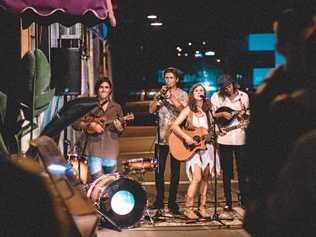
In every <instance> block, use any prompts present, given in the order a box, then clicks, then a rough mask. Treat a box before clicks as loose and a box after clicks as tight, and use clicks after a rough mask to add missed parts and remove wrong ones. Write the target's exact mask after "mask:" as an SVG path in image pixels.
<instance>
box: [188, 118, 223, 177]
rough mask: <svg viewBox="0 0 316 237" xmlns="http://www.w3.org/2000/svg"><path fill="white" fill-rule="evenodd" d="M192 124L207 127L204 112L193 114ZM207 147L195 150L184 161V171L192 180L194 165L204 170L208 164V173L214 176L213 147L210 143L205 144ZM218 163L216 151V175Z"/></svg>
mask: <svg viewBox="0 0 316 237" xmlns="http://www.w3.org/2000/svg"><path fill="white" fill-rule="evenodd" d="M192 124H193V126H194V127H197V128H201V127H202V128H206V129H208V122H207V117H206V114H205V113H204V114H203V116H201V117H198V116H196V115H195V114H193V116H192ZM206 147H207V149H206V150H201V151H198V152H196V153H195V154H194V155H193V156H192V158H191V159H189V160H187V161H186V173H187V176H188V178H189V180H190V181H192V177H193V173H194V167H195V165H198V166H199V167H201V169H202V171H204V170H205V168H206V167H207V165H209V169H210V173H211V175H212V176H214V147H213V145H212V144H206ZM220 170H221V167H220V163H219V158H218V154H217V153H216V173H217V175H219V174H220Z"/></svg>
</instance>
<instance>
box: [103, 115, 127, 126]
mask: <svg viewBox="0 0 316 237" xmlns="http://www.w3.org/2000/svg"><path fill="white" fill-rule="evenodd" d="M118 119H119V120H120V121H125V120H126V119H127V118H126V117H121V118H118ZM114 120H115V119H111V120H107V121H104V122H103V125H104V126H106V125H109V124H111V123H113V122H114Z"/></svg>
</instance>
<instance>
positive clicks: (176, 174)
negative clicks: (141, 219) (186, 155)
mask: <svg viewBox="0 0 316 237" xmlns="http://www.w3.org/2000/svg"><path fill="white" fill-rule="evenodd" d="M158 151H159V157H158ZM168 154H169V146H168V145H158V144H156V145H155V158H156V159H157V160H158V164H159V167H158V168H157V169H156V170H155V181H156V201H155V204H154V205H155V208H158V209H160V208H163V206H164V191H165V187H164V184H165V183H164V174H165V168H166V160H167V157H168ZM170 163H171V169H170V171H171V174H170V175H171V183H170V187H169V198H168V207H169V208H170V209H172V210H178V209H179V207H178V205H177V203H176V199H177V191H178V185H179V179H180V161H178V160H176V159H175V158H174V157H173V156H172V155H171V154H170Z"/></svg>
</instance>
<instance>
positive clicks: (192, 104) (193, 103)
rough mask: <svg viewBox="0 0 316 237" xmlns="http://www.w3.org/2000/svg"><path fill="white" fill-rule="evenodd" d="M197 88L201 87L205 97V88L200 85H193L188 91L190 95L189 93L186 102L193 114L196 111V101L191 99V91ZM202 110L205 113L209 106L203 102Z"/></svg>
mask: <svg viewBox="0 0 316 237" xmlns="http://www.w3.org/2000/svg"><path fill="white" fill-rule="evenodd" d="M198 86H201V87H202V88H203V90H204V95H205V96H206V89H205V87H204V86H203V85H202V84H201V83H195V84H194V85H193V86H192V87H191V89H190V93H189V102H188V106H189V108H190V110H191V111H193V112H194V113H196V112H197V111H198V110H197V105H196V100H195V99H194V97H193V91H194V90H195V88H197V87H198ZM202 110H203V111H204V112H207V111H208V110H209V104H208V103H207V102H206V101H204V102H203V105H202Z"/></svg>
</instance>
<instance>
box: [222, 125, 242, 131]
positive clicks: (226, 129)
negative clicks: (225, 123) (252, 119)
mask: <svg viewBox="0 0 316 237" xmlns="http://www.w3.org/2000/svg"><path fill="white" fill-rule="evenodd" d="M242 126H244V124H237V125H234V126H231V127H228V128H223V130H224V131H225V132H229V131H232V130H234V129H237V128H241V127H242Z"/></svg>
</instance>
